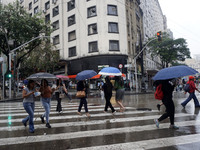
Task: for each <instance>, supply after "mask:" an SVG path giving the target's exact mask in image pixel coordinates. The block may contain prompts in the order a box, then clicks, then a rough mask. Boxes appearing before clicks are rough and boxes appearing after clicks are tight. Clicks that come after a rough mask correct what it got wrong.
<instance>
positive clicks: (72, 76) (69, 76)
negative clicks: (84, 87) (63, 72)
mask: <svg viewBox="0 0 200 150" xmlns="http://www.w3.org/2000/svg"><path fill="white" fill-rule="evenodd" d="M67 77H68V78H69V79H75V78H76V75H68V76H67Z"/></svg>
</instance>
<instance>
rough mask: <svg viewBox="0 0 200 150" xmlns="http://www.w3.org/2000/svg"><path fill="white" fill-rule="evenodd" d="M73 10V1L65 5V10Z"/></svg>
mask: <svg viewBox="0 0 200 150" xmlns="http://www.w3.org/2000/svg"><path fill="white" fill-rule="evenodd" d="M74 8H75V0H70V1H69V2H68V3H67V10H68V11H70V10H72V9H74Z"/></svg>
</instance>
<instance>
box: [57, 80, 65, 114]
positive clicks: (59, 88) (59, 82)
mask: <svg viewBox="0 0 200 150" xmlns="http://www.w3.org/2000/svg"><path fill="white" fill-rule="evenodd" d="M56 85H57V87H56V90H55V95H56V100H57V107H56V111H57V112H58V113H61V112H62V106H61V100H62V98H64V97H63V96H64V93H63V91H65V92H66V93H67V91H66V88H65V85H64V84H63V83H62V80H61V79H58V80H57V82H56Z"/></svg>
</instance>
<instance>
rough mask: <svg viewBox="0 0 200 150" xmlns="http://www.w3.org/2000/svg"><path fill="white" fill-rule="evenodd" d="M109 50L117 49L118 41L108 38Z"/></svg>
mask: <svg viewBox="0 0 200 150" xmlns="http://www.w3.org/2000/svg"><path fill="white" fill-rule="evenodd" d="M109 50H110V51H119V41H117V40H110V41H109Z"/></svg>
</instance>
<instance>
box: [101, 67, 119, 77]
mask: <svg viewBox="0 0 200 150" xmlns="http://www.w3.org/2000/svg"><path fill="white" fill-rule="evenodd" d="M99 74H101V75H105V76H121V75H122V73H121V72H120V70H119V69H118V68H115V67H106V68H103V69H101V71H100V72H99Z"/></svg>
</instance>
